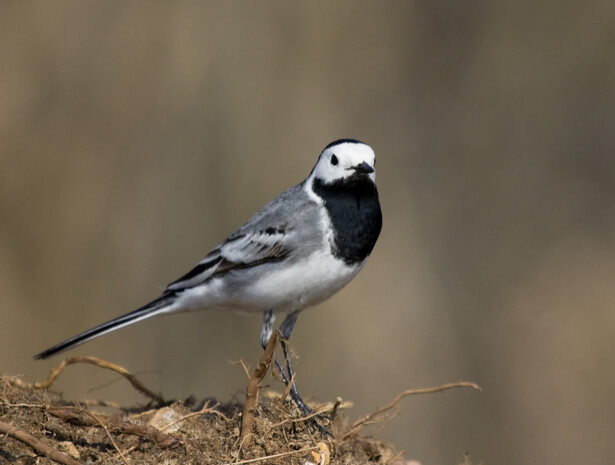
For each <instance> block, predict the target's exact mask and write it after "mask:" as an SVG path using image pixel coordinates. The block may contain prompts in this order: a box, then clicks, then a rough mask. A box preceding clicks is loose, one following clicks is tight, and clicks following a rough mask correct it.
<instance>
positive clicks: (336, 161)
mask: <svg viewBox="0 0 615 465" xmlns="http://www.w3.org/2000/svg"><path fill="white" fill-rule="evenodd" d="M338 162H339V160H338V159H337V157H336V156H335V154H333V155H331V164H332V165H333V166H335V165H337V164H338Z"/></svg>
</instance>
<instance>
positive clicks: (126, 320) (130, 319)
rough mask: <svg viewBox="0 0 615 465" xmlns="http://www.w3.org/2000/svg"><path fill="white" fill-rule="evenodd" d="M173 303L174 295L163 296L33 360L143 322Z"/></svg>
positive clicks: (68, 340) (75, 337)
mask: <svg viewBox="0 0 615 465" xmlns="http://www.w3.org/2000/svg"><path fill="white" fill-rule="evenodd" d="M174 301H175V295H173V294H170V295H169V294H167V295H163V296H162V297H160V298H158V299H156V300H154V301H152V302H150V303H149V304H147V305H144V306H143V307H141V308H138V309H136V310H134V311H132V312H130V313H127V314H126V315H122V316H119V317H117V318H114V319H113V320H110V321H107V322H106V323H103V324H101V325H98V326H95V327H94V328H92V329H88V330H87V331H84V332H83V333H81V334H77V335H76V336H73V337H71V338H70V339H67V340H66V341H63V342H60V343H59V344H56V345H55V346H53V347H50V348H49V349H47V350H44V351H43V352H41V353H40V354H37V355H35V356H34V358H36V359H43V358H47V357H51V356H52V355H55V354H57V353H60V352H64V351H65V350H68V349H72V348H73V347H77V346H78V345H80V344H83V343H84V342H87V341H90V340H92V339H95V338H97V337H98V336H102V335H103V334H106V333H110V332H111V331H115V330H116V329H120V328H123V327H124V326H128V325H131V324H133V323H136V322H137V321H140V320H144V319H145V318H149V317H152V316H154V315H157V314H159V313H162V312H163V311H164V310H166V307H168V306H169V305H170V304H172V303H173V302H174Z"/></svg>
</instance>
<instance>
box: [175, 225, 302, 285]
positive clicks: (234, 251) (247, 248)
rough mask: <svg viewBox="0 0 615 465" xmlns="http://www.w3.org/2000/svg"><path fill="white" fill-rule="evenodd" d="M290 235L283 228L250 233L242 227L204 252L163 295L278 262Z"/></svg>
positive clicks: (289, 231)
mask: <svg viewBox="0 0 615 465" xmlns="http://www.w3.org/2000/svg"><path fill="white" fill-rule="evenodd" d="M291 233H292V230H291V229H289V228H287V227H285V226H284V225H280V226H276V227H273V226H269V227H267V228H264V229H253V230H248V229H247V228H246V227H243V228H241V229H239V230H238V231H237V232H235V233H234V234H232V235H230V236H229V237H228V238H227V239H226V240H225V241H224V242H223V243H222V244H220V245H219V246H218V247H216V248H215V249H213V250H212V251H211V252H210V253H208V254H207V256H206V257H205V258H204V259H203V260H201V261H200V262H199V263H198V264H197V265H196V266H195V267H194V268H193V269H192V270H190V271H189V272H188V273H186V274H185V275H184V276H182V277H181V278H179V279H178V280H176V281H173V282H172V283H171V284H169V285H168V286H167V290H166V292H176V291H179V290H182V289H186V288H189V287H193V286H196V285H198V284H200V283H202V282H204V281H206V280H207V279H209V278H211V277H213V276H216V275H220V274H222V273H226V272H228V271H231V270H237V269H241V268H248V267H252V266H257V265H261V264H263V263H266V262H271V261H277V260H280V259H281V258H283V257H285V256H286V255H288V253H289V251H290V249H289V244H288V242H289V235H290V234H291Z"/></svg>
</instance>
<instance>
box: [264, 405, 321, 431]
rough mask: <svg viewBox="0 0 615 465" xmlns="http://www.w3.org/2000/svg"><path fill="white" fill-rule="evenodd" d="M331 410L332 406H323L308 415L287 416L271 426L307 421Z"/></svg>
mask: <svg viewBox="0 0 615 465" xmlns="http://www.w3.org/2000/svg"><path fill="white" fill-rule="evenodd" d="M331 410H332V409H331V408H323V409H321V410H317V411H315V412H312V413H310V414H309V415H306V416H304V417H299V418H287V419H286V420H282V421H280V422H279V423H275V424H273V425H271V428H277V427H278V426H282V425H285V424H286V423H299V422H302V421H307V420H309V419H310V418H314V417H317V416H318V415H322V414H323V413H326V412H329V411H331Z"/></svg>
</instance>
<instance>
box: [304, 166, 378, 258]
mask: <svg viewBox="0 0 615 465" xmlns="http://www.w3.org/2000/svg"><path fill="white" fill-rule="evenodd" d="M312 189H313V191H314V193H315V194H316V195H318V196H319V197H320V198H322V199H323V201H324V205H325V208H326V209H327V212H328V213H329V218H330V219H331V223H332V225H333V244H331V252H332V253H333V255H334V256H335V257H338V258H341V259H342V260H344V262H345V263H346V264H348V265H354V264H357V263H361V262H362V261H363V260H365V258H367V256H368V255H369V254H370V253H371V251H372V249H373V248H374V245H375V244H376V240H377V239H378V236H379V234H380V230H381V229H382V212H381V211H380V202H379V201H378V191H377V190H376V186H375V185H374V183H373V182H372V181H371V180H370V179H369V178H367V177H366V176H362V175H354V176H351V177H349V178H347V179H343V180H340V181H337V182H334V183H332V184H324V183H323V182H322V181H320V180H319V179H314V181H313V183H312Z"/></svg>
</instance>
